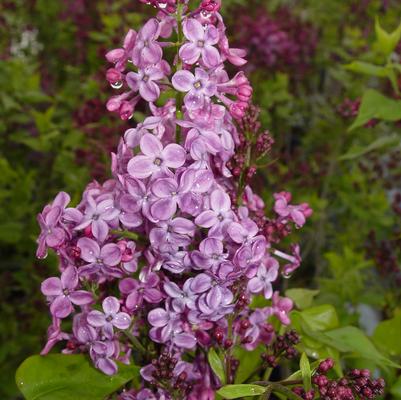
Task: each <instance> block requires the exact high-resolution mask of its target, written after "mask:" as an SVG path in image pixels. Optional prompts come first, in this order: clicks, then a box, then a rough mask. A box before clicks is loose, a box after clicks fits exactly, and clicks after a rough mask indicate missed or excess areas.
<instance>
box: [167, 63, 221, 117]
mask: <svg viewBox="0 0 401 400" xmlns="http://www.w3.org/2000/svg"><path fill="white" fill-rule="evenodd" d="M171 81H172V83H173V86H174V88H175V89H177V90H178V91H180V92H184V93H187V94H186V95H185V97H184V103H185V106H186V107H187V109H189V110H197V109H199V108H202V107H203V106H204V104H205V100H206V99H209V98H210V97H212V96H213V95H214V94H215V93H216V83H215V82H214V81H213V80H211V79H210V77H209V74H208V73H207V72H206V71H205V70H203V69H202V68H196V69H195V75H194V74H192V73H191V72H189V71H186V70H181V71H178V72H176V73H175V74H174V76H173V78H172V80H171Z"/></svg>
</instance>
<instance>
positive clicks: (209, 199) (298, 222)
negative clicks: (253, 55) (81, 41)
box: [37, 1, 311, 400]
mask: <svg viewBox="0 0 401 400" xmlns="http://www.w3.org/2000/svg"><path fill="white" fill-rule="evenodd" d="M155 4H156V3H155ZM157 4H158V8H159V10H160V12H159V14H158V16H157V18H152V19H150V20H149V21H148V22H147V23H146V24H145V25H144V26H143V27H142V29H140V30H139V31H138V32H135V31H133V30H131V31H129V33H128V35H127V36H126V38H125V40H124V45H123V47H122V48H120V49H115V50H112V51H110V52H109V53H107V59H108V60H109V61H111V62H112V63H113V64H114V67H113V68H111V69H109V70H108V72H107V79H108V80H109V82H111V83H112V85H113V86H115V87H123V86H124V88H125V89H124V90H125V91H124V92H123V93H121V94H119V95H117V96H114V97H112V98H111V99H110V100H109V102H108V108H109V109H110V110H111V111H117V112H119V113H120V115H121V117H122V118H123V119H124V118H126V117H129V116H130V115H131V114H132V112H133V110H134V107H135V105H136V104H137V103H138V102H139V101H140V100H144V101H145V102H147V103H149V109H150V111H151V114H152V115H151V116H149V117H147V118H146V119H145V120H144V121H143V122H141V123H138V124H137V126H136V127H135V128H131V129H128V130H127V131H126V132H125V134H124V136H123V138H122V139H121V141H120V144H119V146H118V149H117V152H116V153H115V154H113V155H112V175H113V178H112V179H110V180H108V181H106V182H105V183H104V184H102V185H101V184H99V183H97V182H93V183H91V184H89V185H88V186H87V188H86V190H85V192H84V194H83V197H82V201H81V202H80V203H79V204H78V205H77V206H76V207H69V206H68V205H69V201H70V198H69V196H68V195H67V194H66V193H63V192H62V193H60V194H59V195H58V196H57V197H56V199H55V200H54V201H53V203H52V204H50V205H47V206H46V207H45V208H44V210H43V212H42V213H41V214H39V216H38V221H39V223H40V226H41V234H40V236H39V239H38V245H39V246H38V252H37V255H38V257H40V258H43V257H45V256H46V254H47V249H49V248H50V249H53V250H54V251H55V252H56V253H57V255H58V257H59V261H60V263H59V268H60V273H61V278H58V277H52V278H48V279H46V280H45V281H44V282H43V284H42V292H43V294H44V295H45V296H46V298H47V301H48V303H49V305H50V312H51V314H52V317H53V323H52V325H51V327H50V328H49V332H48V343H47V344H46V346H45V348H44V350H43V353H44V354H45V353H47V352H48V351H49V350H50V349H51V348H52V346H53V345H54V344H55V343H57V342H59V341H67V343H66V347H65V349H64V352H66V353H71V352H87V353H89V355H90V357H91V359H92V360H93V362H94V365H95V366H96V367H97V368H99V369H100V370H102V371H103V372H104V373H106V374H109V375H111V374H114V373H116V372H117V364H116V361H117V360H118V361H121V362H125V363H129V362H130V361H131V359H132V358H133V357H135V361H136V363H137V364H138V362H139V363H141V364H140V365H141V366H142V369H141V376H142V385H143V387H142V388H141V389H140V390H139V391H130V392H124V394H122V395H121V399H138V400H139V399H145V398H146V399H153V398H155V399H169V398H171V397H170V394H169V392H168V390H167V389H166V388H168V387H170V388H172V387H174V388H175V389H174V390H175V393H176V395H177V393H179V395H180V396H181V397H180V398H188V399H199V398H210V399H211V398H214V397H212V396H213V391H214V390H215V389H216V388H218V387H219V386H220V382H219V380H218V378H217V377H216V376H215V375H214V373H213V371H212V370H211V368H210V366H209V364H208V362H207V357H206V354H207V352H208V350H209V349H210V348H212V347H215V348H219V347H220V346H224V348H225V349H230V348H233V347H234V346H243V347H244V348H246V349H248V350H252V349H255V348H256V346H258V344H260V343H265V344H268V343H269V342H270V341H271V340H272V339H273V337H274V332H272V330H271V325H270V324H268V319H269V318H273V317H276V318H277V319H278V320H279V321H280V322H281V323H283V324H288V323H289V318H288V313H289V311H290V310H291V308H292V302H291V300H289V299H286V298H283V297H280V295H279V292H278V291H274V289H273V284H274V282H275V281H276V280H277V279H279V276H280V275H282V274H283V275H287V274H288V271H289V270H290V271H291V272H292V271H293V270H295V269H296V268H297V267H298V266H299V264H300V256H299V246H297V245H294V246H293V248H292V250H291V251H292V252H293V254H292V255H289V254H287V253H286V252H285V250H284V249H281V250H279V249H278V246H279V245H280V244H279V241H278V240H275V241H271V240H270V236H269V235H270V234H271V235H272V234H273V233H274V232H273V231H270V232H269V235H266V234H265V232H264V230H261V228H260V226H259V225H258V224H257V223H256V222H255V216H258V218H259V219H264V220H265V222H269V223H270V225H271V226H273V225H274V226H281V227H284V228H285V229H286V231H287V232H289V231H290V230H291V229H292V227H296V228H300V227H301V226H302V225H303V224H304V223H305V219H306V218H307V217H308V216H310V214H311V210H310V209H309V207H308V206H307V205H305V204H303V205H300V206H296V205H292V204H290V201H291V197H290V195H289V194H288V193H285V192H283V193H279V194H276V195H275V206H274V217H271V218H270V219H269V218H267V217H264V216H262V214H263V215H264V213H265V205H264V202H263V201H262V199H261V198H259V197H258V196H257V195H256V194H254V193H253V191H252V190H251V188H250V187H249V186H247V187H246V188H245V190H244V191H242V190H241V187H240V186H239V184H238V182H236V181H235V179H234V178H233V177H232V175H231V172H230V169H229V168H228V167H227V165H226V164H227V162H228V161H229V160H230V159H231V157H232V156H233V154H234V152H235V149H236V143H238V140H237V139H238V132H237V127H236V126H237V125H236V122H235V119H237V118H241V117H242V116H243V115H244V113H245V112H246V109H247V107H248V104H249V101H250V97H251V94H252V88H251V86H250V85H249V82H248V80H247V79H246V77H245V75H244V74H243V73H242V72H239V73H237V74H236V75H235V76H234V78H231V79H230V78H229V75H228V73H227V72H226V70H225V69H224V61H230V62H231V63H233V64H234V65H242V64H243V63H244V60H243V58H242V57H243V55H244V54H243V53H242V51H240V50H238V49H230V48H229V46H228V40H227V38H226V36H225V26H224V23H223V20H222V17H221V15H220V14H219V13H218V9H219V7H218V4H216V3H214V2H211V1H209V2H205V1H204V2H203V3H202V4H201V6H200V7H198V9H196V10H195V11H192V12H190V11H189V8H188V5H187V4H182V3H180V4H178V5H176V4H170V3H161V2H158V3H157ZM163 4H166V5H167V6H166V7H164V6H163V7H162V5H163ZM170 6H171V7H170ZM169 7H170V8H171V9H170V8H169ZM170 36H172V37H174V38H175V39H172V40H173V41H168V40H167V39H168V38H169V37H170ZM162 39H166V40H165V41H163V40H162ZM167 49H169V50H171V49H173V50H174V49H176V54H175V56H174V55H173V56H172V57H170V59H169V57H168V55H170V56H171V51H167ZM164 57H166V58H164ZM129 63H130V64H129ZM162 91H166V94H170V95H171V97H170V98H169V99H167V100H165V101H164V104H155V102H156V101H157V100H158V99H159V97H160V93H161V92H162ZM167 97H168V96H167ZM281 259H283V260H284V262H281V261H280V260H281ZM254 296H261V297H264V298H265V299H266V300H268V301H270V303H269V304H270V305H268V306H266V307H263V308H258V309H256V310H255V309H253V308H250V307H249V303H250V301H251V300H252V298H253V297H254ZM67 317H72V331H71V332H65V331H64V327H63V321H64V319H65V318H67ZM145 348H146V350H145ZM189 353H191V354H192V355H193V356H192V357H188V354H189ZM138 360H139V361H138ZM166 365H169V368H170V369H169V372H168V373H167V372H165V371H164V370H163V371H164V372H163V371H161V370H160V368H162V366H164V367H163V368H165V367H166ZM183 377H185V378H183ZM184 383H185V384H184ZM205 396H206V397H205ZM207 396H209V397H207Z"/></svg>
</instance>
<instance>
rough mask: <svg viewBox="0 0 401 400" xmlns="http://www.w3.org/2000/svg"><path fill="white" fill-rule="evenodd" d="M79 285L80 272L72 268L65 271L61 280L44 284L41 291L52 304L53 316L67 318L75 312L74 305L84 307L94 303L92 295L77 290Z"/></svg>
mask: <svg viewBox="0 0 401 400" xmlns="http://www.w3.org/2000/svg"><path fill="white" fill-rule="evenodd" d="M78 283H79V281H78V271H77V269H76V268H75V267H72V266H71V267H67V268H66V269H65V270H64V272H63V273H62V274H61V279H60V278H57V277H53V278H47V279H46V280H45V281H43V282H42V285H41V290H42V293H43V294H44V295H45V296H47V298H48V299H49V301H50V303H51V305H50V312H51V313H52V315H54V316H55V317H57V318H66V317H68V316H69V315H70V314H71V313H72V312H73V310H74V307H73V304H76V305H78V306H82V305H85V304H89V303H91V302H92V300H93V296H92V293H89V292H86V291H85V290H76V288H77V287H78Z"/></svg>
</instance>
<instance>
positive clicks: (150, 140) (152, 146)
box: [140, 133, 163, 157]
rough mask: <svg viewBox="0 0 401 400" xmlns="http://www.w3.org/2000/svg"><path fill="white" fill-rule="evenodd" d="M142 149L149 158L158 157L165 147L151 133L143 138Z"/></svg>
mask: <svg viewBox="0 0 401 400" xmlns="http://www.w3.org/2000/svg"><path fill="white" fill-rule="evenodd" d="M140 147H141V151H142V153H143V154H145V155H146V156H148V157H156V156H158V155H159V154H160V153H161V152H162V150H163V145H162V144H161V142H160V140H159V139H158V138H157V137H156V136H154V135H152V134H151V133H147V134H145V135H143V136H142V138H141V141H140Z"/></svg>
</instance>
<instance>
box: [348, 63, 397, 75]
mask: <svg viewBox="0 0 401 400" xmlns="http://www.w3.org/2000/svg"><path fill="white" fill-rule="evenodd" d="M344 68H345V69H347V70H348V71H352V72H358V73H360V74H365V75H370V76H377V77H379V78H387V77H388V71H389V70H388V68H386V67H381V66H379V65H374V64H370V63H367V62H364V61H353V62H352V63H350V64H346V65H344Z"/></svg>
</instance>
